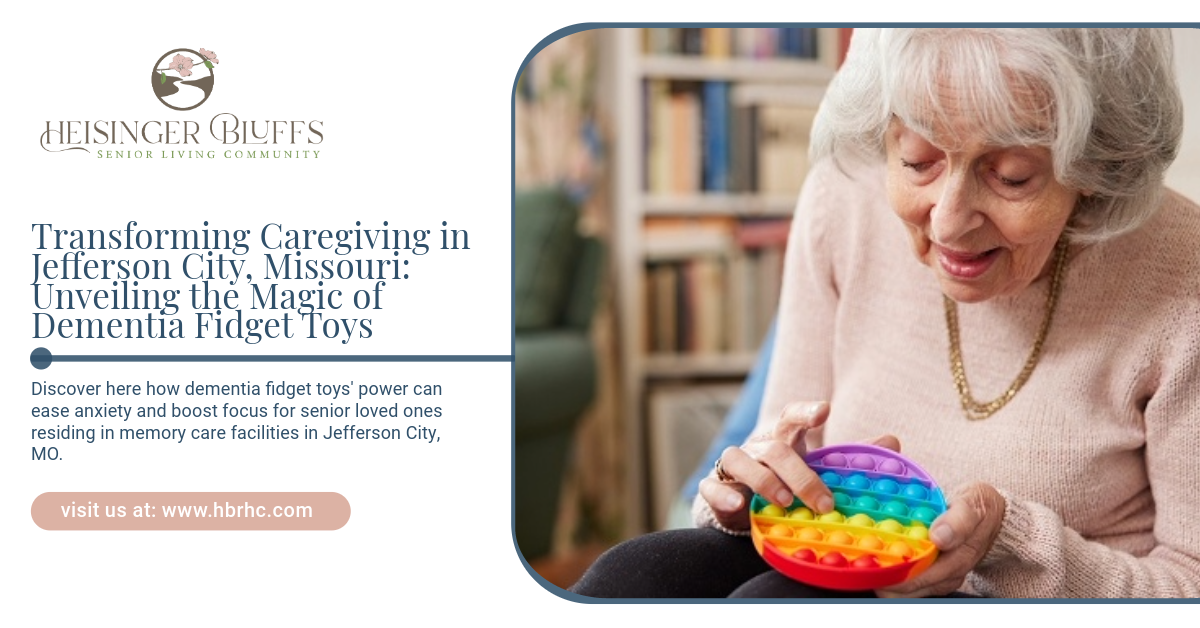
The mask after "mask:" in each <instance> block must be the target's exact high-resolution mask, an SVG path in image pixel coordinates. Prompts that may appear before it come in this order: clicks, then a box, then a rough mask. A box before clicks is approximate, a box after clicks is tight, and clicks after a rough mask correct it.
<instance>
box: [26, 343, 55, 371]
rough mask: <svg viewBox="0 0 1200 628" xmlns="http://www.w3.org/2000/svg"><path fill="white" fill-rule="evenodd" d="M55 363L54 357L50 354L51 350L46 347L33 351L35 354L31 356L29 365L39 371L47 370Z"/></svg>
mask: <svg viewBox="0 0 1200 628" xmlns="http://www.w3.org/2000/svg"><path fill="white" fill-rule="evenodd" d="M53 361H54V355H53V354H51V353H50V350H49V349H46V348H44V347H38V348H37V349H34V350H33V353H30V354H29V363H30V364H32V365H33V368H35V369H37V370H39V371H41V370H45V368H46V367H48V366H50V363H51V362H53Z"/></svg>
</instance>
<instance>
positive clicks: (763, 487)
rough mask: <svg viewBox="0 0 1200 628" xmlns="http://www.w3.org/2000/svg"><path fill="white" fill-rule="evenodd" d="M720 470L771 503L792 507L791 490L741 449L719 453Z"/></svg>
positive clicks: (768, 445) (733, 448)
mask: <svg viewBox="0 0 1200 628" xmlns="http://www.w3.org/2000/svg"><path fill="white" fill-rule="evenodd" d="M764 446H765V447H767V448H769V447H770V443H764ZM721 468H722V469H724V470H725V473H727V474H729V475H731V476H733V479H735V480H737V481H738V482H741V483H743V484H745V485H746V486H749V487H750V488H751V489H753V490H754V492H755V493H758V494H759V495H762V496H763V497H765V498H767V499H769V500H771V501H772V502H774V503H776V504H778V505H780V506H783V507H784V508H787V507H788V506H791V505H792V500H793V494H792V491H791V489H790V488H788V486H787V485H786V484H784V483H783V480H781V479H779V477H778V476H777V475H775V472H774V471H772V470H771V469H769V468H768V467H766V466H765V465H763V464H761V463H759V461H758V460H756V459H754V458H752V457H750V454H748V453H746V451H745V450H743V449H742V448H741V447H728V448H726V449H725V451H724V452H722V453H721Z"/></svg>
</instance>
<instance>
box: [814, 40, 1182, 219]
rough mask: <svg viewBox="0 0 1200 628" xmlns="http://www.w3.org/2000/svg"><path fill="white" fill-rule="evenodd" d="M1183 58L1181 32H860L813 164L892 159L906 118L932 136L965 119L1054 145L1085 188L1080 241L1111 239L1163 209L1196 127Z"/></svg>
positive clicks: (822, 119)
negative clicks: (1179, 63) (1180, 70)
mask: <svg viewBox="0 0 1200 628" xmlns="http://www.w3.org/2000/svg"><path fill="white" fill-rule="evenodd" d="M1172 55H1173V51H1172V45H1171V33H1170V31H1169V30H1168V29H1113V28H1097V29H1085V28H1075V29H1062V28H1059V29H1036V28H1035V29H883V30H877V29H857V30H855V32H854V37H853V39H852V40H851V46H850V51H849V53H848V55H847V57H846V62H845V64H844V65H843V66H842V69H841V70H840V71H839V72H838V74H837V76H836V77H835V78H834V80H833V82H832V83H831V84H830V86H829V90H828V92H827V93H826V96H825V100H824V101H823V102H822V103H821V108H820V111H819V113H818V115H817V119H816V121H815V122H814V126H813V135H812V148H811V150H812V159H813V160H814V161H815V160H817V159H821V158H823V157H834V158H838V157H849V156H859V157H861V156H866V157H869V158H872V159H880V158H882V157H883V156H884V132H885V130H886V129H887V126H888V124H889V123H890V121H891V119H892V117H893V116H895V117H898V118H900V119H901V120H903V121H904V123H905V124H906V125H907V126H908V127H909V128H911V129H913V130H914V131H916V132H918V133H920V134H921V135H923V136H925V137H927V138H932V137H933V136H932V128H934V127H938V128H939V129H945V128H951V129H953V128H955V127H954V126H953V125H948V124H946V123H947V122H948V121H949V120H952V119H959V120H960V121H961V118H962V116H964V115H965V116H966V118H967V120H968V121H970V122H971V125H970V126H971V128H972V129H981V130H982V131H983V132H984V133H985V134H986V137H987V140H988V141H989V142H990V143H995V144H997V145H1000V146H1046V147H1048V148H1049V149H1050V152H1051V155H1052V157H1053V161H1054V174H1055V177H1056V178H1057V179H1058V180H1059V181H1060V182H1061V183H1063V184H1064V185H1066V186H1068V187H1071V188H1074V189H1076V190H1080V191H1081V192H1084V193H1085V194H1084V195H1082V196H1081V197H1080V200H1079V202H1078V204H1077V206H1076V207H1075V210H1074V213H1073V215H1072V219H1071V222H1070V224H1069V225H1068V232H1069V235H1070V237H1071V239H1072V241H1073V242H1087V241H1092V242H1094V241H1099V240H1103V239H1105V238H1109V237H1112V236H1114V235H1117V234H1120V233H1124V232H1127V231H1130V230H1132V229H1135V228H1137V227H1138V226H1139V225H1141V224H1142V223H1143V222H1144V221H1145V220H1146V219H1148V218H1149V217H1150V216H1152V215H1153V213H1154V212H1155V211H1156V210H1157V209H1158V206H1159V200H1160V198H1161V195H1162V190H1163V184H1162V180H1163V174H1164V173H1165V171H1166V169H1167V167H1168V166H1169V165H1170V164H1171V162H1172V161H1174V159H1175V155H1176V153H1177V152H1178V149H1179V141H1180V136H1181V135H1182V133H1183V104H1182V101H1181V99H1180V96H1179V88H1178V86H1177V85H1176V82H1175V74H1174V70H1173V65H1172V63H1173V59H1172ZM939 139H940V138H939ZM953 140H954V138H953V137H952V138H951V141H953Z"/></svg>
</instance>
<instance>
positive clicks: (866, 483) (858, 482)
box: [844, 473, 871, 489]
mask: <svg viewBox="0 0 1200 628" xmlns="http://www.w3.org/2000/svg"><path fill="white" fill-rule="evenodd" d="M844 484H845V486H846V488H860V489H865V488H868V487H870V486H871V481H870V480H868V479H867V476H865V475H863V474H861V473H855V474H854V475H852V476H850V477H848V478H846V481H845V483H844Z"/></svg>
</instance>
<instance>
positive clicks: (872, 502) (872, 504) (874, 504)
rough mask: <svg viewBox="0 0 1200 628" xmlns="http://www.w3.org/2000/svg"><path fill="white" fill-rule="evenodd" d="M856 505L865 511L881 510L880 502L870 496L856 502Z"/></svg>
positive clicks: (864, 496)
mask: <svg viewBox="0 0 1200 628" xmlns="http://www.w3.org/2000/svg"><path fill="white" fill-rule="evenodd" d="M854 505H855V506H857V507H859V508H862V509H864V510H879V500H878V499H875V498H874V497H871V496H870V495H863V496H862V497H859V498H858V499H856V500H854Z"/></svg>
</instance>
